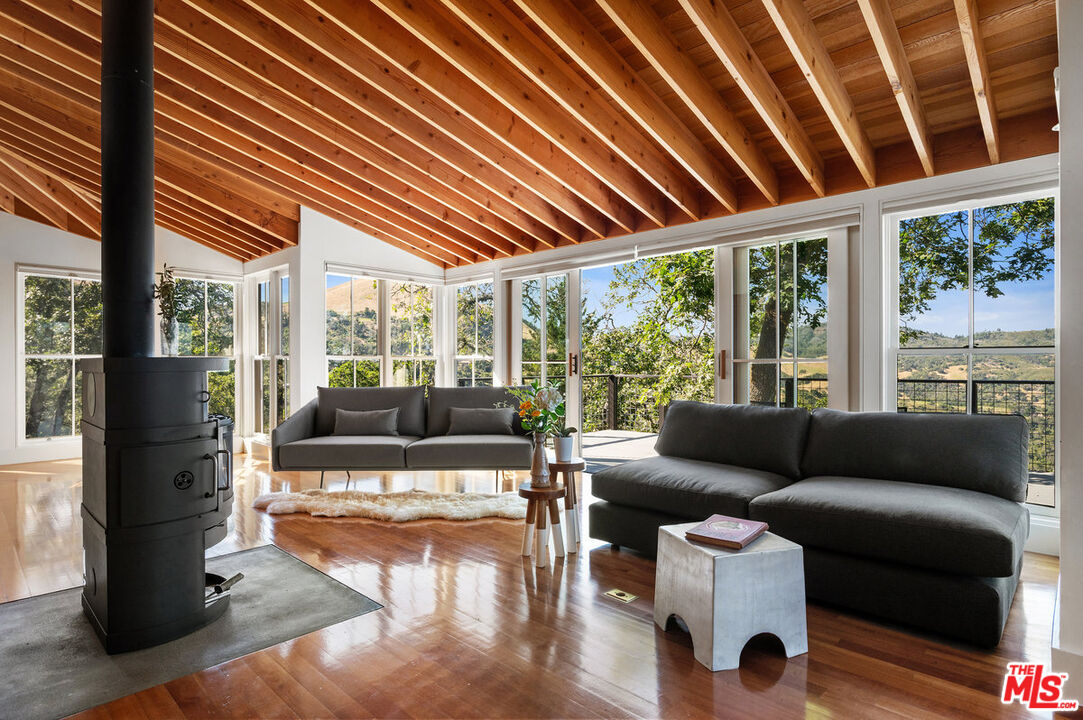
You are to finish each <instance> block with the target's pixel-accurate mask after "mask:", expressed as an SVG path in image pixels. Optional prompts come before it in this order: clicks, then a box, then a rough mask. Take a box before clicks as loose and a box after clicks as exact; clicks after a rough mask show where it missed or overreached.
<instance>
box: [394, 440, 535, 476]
mask: <svg viewBox="0 0 1083 720" xmlns="http://www.w3.org/2000/svg"><path fill="white" fill-rule="evenodd" d="M533 448H534V446H533V444H532V443H531V442H530V439H529V438H526V437H524V436H522V435H437V436H435V437H427V438H424V439H422V440H418V441H417V442H415V443H411V444H410V446H409V447H407V448H406V465H407V467H410V468H428V469H434V470H488V469H494V470H516V469H519V470H521V469H526V468H529V467H530V457H531V454H532V452H533Z"/></svg>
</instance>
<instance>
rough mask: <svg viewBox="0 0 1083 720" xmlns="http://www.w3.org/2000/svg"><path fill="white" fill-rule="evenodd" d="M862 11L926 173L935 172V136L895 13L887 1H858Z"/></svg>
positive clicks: (929, 174)
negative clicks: (926, 115) (930, 131)
mask: <svg viewBox="0 0 1083 720" xmlns="http://www.w3.org/2000/svg"><path fill="white" fill-rule="evenodd" d="M857 4H858V6H859V7H860V8H861V14H862V15H863V16H864V18H865V24H866V25H868V28H869V33H870V34H871V35H872V42H873V44H874V45H875V46H876V52H877V54H878V55H879V56H880V63H881V64H882V65H883V66H884V73H885V74H886V75H887V80H888V83H889V84H890V85H891V91H892V92H893V93H894V94H895V99H896V100H897V101H898V103H899V110H901V111H902V115H903V121H904V122H905V123H906V128H907V130H908V131H909V133H910V139H911V140H912V141H913V143H914V149H915V150H916V151H917V154H918V159H919V160H921V166H922V167H923V168H924V169H925V174H926V175H928V176H932V174H933V139H932V135H930V134H929V123H928V121H927V120H926V118H925V107H924V106H923V105H922V103H921V95H920V93H918V86H917V83H916V82H915V81H914V71H913V70H912V69H911V67H910V62H909V61H908V60H907V58H906V50H905V49H904V48H903V43H902V38H900V37H899V28H898V27H896V25H895V16H894V15H892V13H891V4H890V3H889V2H888V0H857Z"/></svg>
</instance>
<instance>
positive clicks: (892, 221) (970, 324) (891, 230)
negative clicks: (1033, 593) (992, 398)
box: [880, 186, 1061, 517]
mask: <svg viewBox="0 0 1083 720" xmlns="http://www.w3.org/2000/svg"><path fill="white" fill-rule="evenodd" d="M1044 198H1052V199H1053V203H1054V220H1053V222H1054V251H1053V256H1054V261H1053V263H1054V264H1053V282H1054V297H1056V290H1055V289H1056V288H1057V287H1059V285H1060V262H1059V260H1060V258H1059V255H1060V244H1061V238H1060V191H1059V188H1058V187H1057V186H1049V187H1043V188H1039V189H1035V190H1028V191H1026V192H1022V193H1010V194H1004V193H998V194H995V195H986V196H977V197H971V198H968V199H966V200H962V201H957V202H953V203H943V204H933V205H921V206H911V207H907V208H904V209H899V210H895V211H892V212H885V213H883V215H882V223H883V228H882V233H881V235H882V237H883V242H884V245H885V247H883V248H882V252H883V258H884V263H883V269H884V277H883V287H884V290H885V292H884V296H885V301H884V313H883V317H882V327H883V329H884V330H883V337H882V341H881V345H882V347H883V364H882V367H881V373H882V378H883V380H882V382H881V384H880V385H881V390H882V393H881V398H880V401H881V403H882V404H881V407H882V408H884V409H885V411H888V412H894V411H896V410H897V407H898V392H899V389H898V363H899V358H900V357H915V356H916V357H922V356H926V357H929V356H933V357H935V356H948V355H965V356H966V361H967V379H966V408H967V414H970V412H971V408H972V407H973V404H972V393H973V384H974V377H973V374H974V357H975V356H979V357H980V356H997V355H1053V357H1054V361H1053V362H1054V381H1053V382H1054V385H1053V388H1054V397H1055V402H1054V410H1053V412H1054V416H1053V422H1054V435H1053V444H1054V447H1056V448H1057V452H1055V454H1054V463H1053V498H1054V504H1053V506H1048V505H1038V504H1034V503H1029V502H1027V503H1026V506H1027V508H1028V509H1029V510H1030V511H1031V512H1032V513H1033V514H1035V515H1043V516H1049V517H1059V516H1060V498H1061V467H1060V456H1061V453H1060V452H1059V446H1060V436H1061V428H1060V423H1059V422H1058V420H1059V415H1060V413H1059V397H1058V396H1059V393H1057V390H1058V389H1059V387H1060V307H1059V302H1058V303H1057V304H1056V305H1055V307H1054V339H1053V345H1035V346H1014V347H1013V346H1008V347H998V346H991V345H975V344H974V263H973V252H974V232H973V223H974V218H973V211H974V210H977V209H980V208H988V207H996V206H1000V205H1009V204H1013V203H1020V202H1027V201H1030V200H1041V199H1044ZM963 211H965V212H967V213H968V220H967V223H968V237H967V243H968V248H967V253H968V256H969V258H970V260H969V268H968V271H967V272H968V279H967V285H968V290H967V292H968V299H967V305H968V317H967V346H965V347H955V348H948V347H945V348H940V349H938V348H904V347H900V343H899V262H900V258H899V225H900V224H901V223H902V222H903V221H904V220H908V219H913V218H920V217H927V216H931V215H944V214H948V213H953V212H963Z"/></svg>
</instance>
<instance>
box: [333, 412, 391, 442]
mask: <svg viewBox="0 0 1083 720" xmlns="http://www.w3.org/2000/svg"><path fill="white" fill-rule="evenodd" d="M331 434H332V435H398V434H399V409H398V408H391V409H390V410H343V409H342V408H339V409H337V410H335V429H334V430H333V431H332V432H331Z"/></svg>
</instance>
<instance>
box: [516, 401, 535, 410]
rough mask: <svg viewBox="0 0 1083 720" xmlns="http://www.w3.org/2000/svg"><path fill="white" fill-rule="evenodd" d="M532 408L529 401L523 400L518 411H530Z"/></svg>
mask: <svg viewBox="0 0 1083 720" xmlns="http://www.w3.org/2000/svg"><path fill="white" fill-rule="evenodd" d="M532 407H533V405H531V404H530V401H529V400H524V401H523V402H522V403H520V404H519V409H520V410H530V409H531V408H532Z"/></svg>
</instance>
